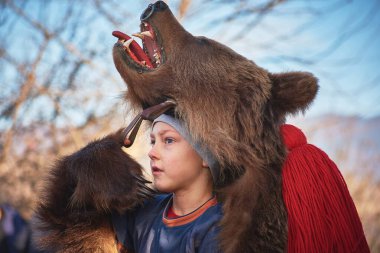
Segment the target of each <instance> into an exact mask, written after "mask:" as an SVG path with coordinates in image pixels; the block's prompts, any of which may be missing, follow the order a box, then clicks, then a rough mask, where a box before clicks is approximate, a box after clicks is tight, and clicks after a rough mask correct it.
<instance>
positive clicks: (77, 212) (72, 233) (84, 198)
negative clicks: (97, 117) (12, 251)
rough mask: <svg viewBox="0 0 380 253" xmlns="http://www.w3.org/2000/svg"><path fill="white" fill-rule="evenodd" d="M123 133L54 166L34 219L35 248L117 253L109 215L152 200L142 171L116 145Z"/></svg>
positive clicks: (95, 142)
mask: <svg viewBox="0 0 380 253" xmlns="http://www.w3.org/2000/svg"><path fill="white" fill-rule="evenodd" d="M121 133H122V131H121V130H120V131H118V132H116V133H115V134H111V135H109V136H106V137H104V138H103V139H100V140H96V141H93V142H91V143H89V144H88V145H87V146H85V147H84V148H82V149H80V150H79V151H77V152H75V153H73V154H71V155H68V156H66V157H63V158H61V159H60V160H58V161H57V162H56V164H55V165H54V166H53V167H52V169H51V170H50V172H49V176H48V178H46V183H45V187H44V189H43V191H42V193H43V194H42V195H41V196H40V199H39V204H38V206H37V209H36V212H35V213H36V215H35V217H34V224H33V225H34V229H35V231H36V232H37V234H36V235H35V237H36V238H35V240H36V243H37V245H38V246H39V247H40V248H41V249H43V250H46V251H47V252H67V253H78V252H118V251H117V245H116V241H115V233H114V231H113V228H112V223H111V220H110V213H111V211H117V212H119V213H122V212H125V211H127V210H132V209H133V208H134V207H136V206H138V205H139V204H142V202H143V201H144V199H146V198H149V197H150V196H152V194H153V193H154V191H153V190H152V189H150V188H148V187H147V186H146V185H145V184H146V183H148V181H146V180H145V179H144V178H143V175H142V170H143V169H142V167H141V166H140V165H139V164H138V163H137V162H135V161H134V160H133V159H132V158H130V157H129V155H127V154H126V153H125V152H124V151H123V150H122V146H123V143H122V142H120V135H121Z"/></svg>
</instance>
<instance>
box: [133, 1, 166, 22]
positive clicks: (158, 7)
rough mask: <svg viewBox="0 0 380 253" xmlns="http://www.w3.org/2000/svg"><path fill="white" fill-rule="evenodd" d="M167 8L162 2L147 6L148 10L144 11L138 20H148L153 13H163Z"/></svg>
mask: <svg viewBox="0 0 380 253" xmlns="http://www.w3.org/2000/svg"><path fill="white" fill-rule="evenodd" d="M167 8H168V5H167V4H166V3H165V2H163V1H157V2H155V3H154V4H149V5H148V8H146V9H145V11H144V12H143V14H141V17H140V20H141V21H145V20H147V19H148V18H150V17H151V16H152V15H153V13H154V12H157V11H163V10H166V9H167Z"/></svg>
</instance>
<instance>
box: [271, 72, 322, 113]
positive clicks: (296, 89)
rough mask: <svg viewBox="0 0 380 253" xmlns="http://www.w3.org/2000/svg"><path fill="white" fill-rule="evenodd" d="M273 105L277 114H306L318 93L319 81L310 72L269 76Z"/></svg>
mask: <svg viewBox="0 0 380 253" xmlns="http://www.w3.org/2000/svg"><path fill="white" fill-rule="evenodd" d="M269 77H270V79H271V81H272V85H273V86H272V105H273V109H274V111H275V112H276V113H279V114H280V115H284V114H286V113H297V112H299V111H302V112H304V111H305V110H306V109H307V107H308V106H309V105H310V103H311V102H312V101H313V99H314V97H315V95H316V94H317V92H318V80H317V78H315V77H314V76H313V74H311V73H308V72H287V73H279V74H269Z"/></svg>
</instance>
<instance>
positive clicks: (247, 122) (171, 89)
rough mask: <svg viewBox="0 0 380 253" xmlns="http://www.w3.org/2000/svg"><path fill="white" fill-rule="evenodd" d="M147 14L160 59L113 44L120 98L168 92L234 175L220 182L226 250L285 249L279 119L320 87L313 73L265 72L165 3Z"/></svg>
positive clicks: (137, 100)
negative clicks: (185, 22) (140, 57)
mask: <svg viewBox="0 0 380 253" xmlns="http://www.w3.org/2000/svg"><path fill="white" fill-rule="evenodd" d="M160 4H162V2H161V3H160ZM147 22H148V23H149V24H150V25H152V26H153V27H154V29H155V32H156V34H157V37H158V41H159V43H161V45H162V48H163V50H164V55H163V57H164V59H165V60H164V62H163V64H162V65H161V66H160V67H159V68H157V69H154V70H144V69H143V68H141V67H138V66H136V64H133V63H132V60H131V59H130V58H129V57H128V56H127V54H126V53H125V51H124V49H123V47H122V45H121V44H119V43H117V44H115V47H114V51H113V56H114V62H115V66H116V68H117V70H118V71H119V73H120V74H121V76H122V78H123V79H124V80H125V82H126V83H127V85H128V93H127V94H126V100H127V101H128V102H130V103H131V105H132V106H133V107H134V108H136V109H141V107H146V106H150V105H155V104H157V103H159V102H162V101H163V100H165V99H166V98H172V99H174V100H175V101H176V103H177V107H176V113H177V114H178V115H179V116H180V117H182V118H183V119H184V121H185V122H186V123H187V127H188V128H189V129H190V131H191V132H192V134H193V135H194V137H195V138H197V139H199V140H201V141H202V142H203V143H205V145H207V146H208V148H209V149H210V150H211V151H212V152H213V153H214V154H215V156H216V157H217V158H218V161H219V162H220V163H221V166H222V168H221V172H220V173H221V175H220V176H221V178H223V177H231V176H232V177H238V176H239V175H240V177H238V178H237V179H236V180H234V181H233V182H232V183H230V184H228V185H222V186H221V187H219V188H218V192H219V196H220V199H221V201H222V202H223V210H224V218H223V220H222V222H221V225H222V231H221V237H220V239H221V245H222V248H223V250H224V252H225V253H232V252H283V251H285V249H286V242H287V215H286V210H285V207H284V203H283V200H282V191H281V189H282V183H281V166H282V163H283V161H284V157H285V153H286V151H285V148H284V146H283V143H282V140H281V137H280V133H279V126H280V124H282V123H284V120H285V115H286V114H287V113H297V112H299V111H304V110H305V109H307V107H308V106H309V104H310V103H311V101H312V100H313V99H314V97H315V95H316V93H317V90H318V85H317V80H316V78H315V77H314V76H313V75H312V74H310V73H306V72H288V73H282V74H272V73H269V72H268V71H267V70H265V69H263V68H261V67H259V66H257V65H256V64H255V63H254V62H252V61H250V60H248V59H246V58H245V57H243V56H241V55H239V54H237V53H236V52H234V51H233V50H231V49H230V48H228V47H226V46H224V45H222V44H220V43H218V42H216V41H213V40H211V39H207V38H205V37H195V36H192V35H191V34H190V33H188V32H187V31H186V30H185V29H184V28H183V27H182V26H181V25H180V24H179V23H178V22H177V20H176V19H175V17H174V16H173V14H172V13H171V11H170V10H169V9H168V8H167V9H165V10H161V11H157V12H155V13H154V14H153V15H152V16H151V17H150V18H149V19H148V20H147Z"/></svg>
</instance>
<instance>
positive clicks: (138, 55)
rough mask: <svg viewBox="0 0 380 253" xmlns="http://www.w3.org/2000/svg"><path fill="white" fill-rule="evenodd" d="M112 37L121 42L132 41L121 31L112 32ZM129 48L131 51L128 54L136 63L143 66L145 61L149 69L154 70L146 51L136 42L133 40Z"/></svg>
mask: <svg viewBox="0 0 380 253" xmlns="http://www.w3.org/2000/svg"><path fill="white" fill-rule="evenodd" d="M112 35H113V36H115V37H116V38H118V39H120V40H125V41H128V40H130V39H131V37H130V36H128V35H126V34H125V33H122V32H120V31H114V32H112ZM128 48H129V50H127V52H128V54H129V55H130V57H131V58H132V59H133V60H134V61H136V62H137V63H139V64H141V65H143V66H144V64H143V63H142V62H143V61H145V64H146V66H147V67H148V68H153V64H152V62H151V61H150V59H149V57H148V56H147V55H146V54H145V52H144V50H143V49H142V48H141V47H140V45H139V44H138V43H137V42H136V41H134V40H133V41H132V42H131V43H130V44H129V46H128Z"/></svg>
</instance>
